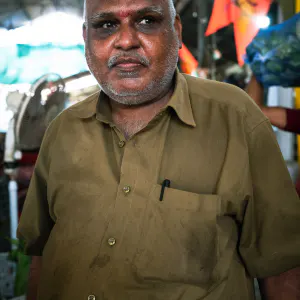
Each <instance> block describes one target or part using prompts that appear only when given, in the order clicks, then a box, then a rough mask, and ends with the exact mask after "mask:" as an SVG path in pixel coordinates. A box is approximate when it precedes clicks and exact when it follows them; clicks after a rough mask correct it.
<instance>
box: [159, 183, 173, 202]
mask: <svg viewBox="0 0 300 300" xmlns="http://www.w3.org/2000/svg"><path fill="white" fill-rule="evenodd" d="M170 185H171V181H170V180H169V179H165V180H164V181H163V183H162V186H161V191H160V197H159V200H160V201H162V200H163V198H164V193H165V188H166V187H168V188H169V187H170Z"/></svg>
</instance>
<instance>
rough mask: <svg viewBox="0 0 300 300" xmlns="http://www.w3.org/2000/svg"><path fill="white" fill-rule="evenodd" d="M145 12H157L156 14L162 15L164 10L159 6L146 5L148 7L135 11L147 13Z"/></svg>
mask: <svg viewBox="0 0 300 300" xmlns="http://www.w3.org/2000/svg"><path fill="white" fill-rule="evenodd" d="M147 13H157V14H160V15H163V14H164V10H163V8H162V7H161V6H148V7H145V8H142V9H139V10H138V11H137V12H136V14H137V15H144V14H147Z"/></svg>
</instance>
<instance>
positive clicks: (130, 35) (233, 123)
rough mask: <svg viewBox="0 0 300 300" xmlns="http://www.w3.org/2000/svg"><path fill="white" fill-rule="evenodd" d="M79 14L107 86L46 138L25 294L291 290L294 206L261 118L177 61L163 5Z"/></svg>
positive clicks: (299, 216) (274, 293)
mask: <svg viewBox="0 0 300 300" xmlns="http://www.w3.org/2000/svg"><path fill="white" fill-rule="evenodd" d="M85 20H86V22H85V26H84V30H83V34H84V39H85V43H86V57H87V61H88V64H89V67H90V69H91V71H92V73H93V75H94V76H95V78H96V79H97V80H98V82H99V85H100V87H101V89H102V92H101V93H100V94H96V95H93V96H91V97H89V98H88V99H87V100H86V101H83V102H82V103H79V104H77V105H75V106H73V107H71V108H69V109H68V110H66V111H64V112H63V113H62V114H61V115H60V116H59V117H58V118H57V119H56V120H55V121H54V122H53V123H52V124H51V125H50V127H49V129H48V130H47V133H46V135H45V138H44V141H43V144H42V147H41V151H40V154H39V158H38V161H37V164H36V169H35V173H34V176H33V178H32V181H31V185H30V189H29V192H28V196H27V199H26V203H25V207H24V210H23V214H22V217H21V220H20V225H19V229H18V232H19V237H20V238H22V239H24V240H25V241H26V252H27V254H28V255H32V256H34V259H33V267H32V276H31V280H30V291H29V297H28V299H29V300H31V299H36V298H35V297H36V294H38V296H37V299H41V300H50V299H57V300H60V299H62V300H69V299H70V300H71V299H89V300H95V299H96V300H99V299H101V300H104V299H105V300H127V299H132V300H142V299H149V300H150V299H153V300H154V299H156V300H162V299H163V300H173V299H174V300H175V299H176V300H177V299H181V300H196V299H206V300H216V299H222V300H225V299H228V300H229V299H230V300H238V299H243V300H247V299H254V291H253V278H254V277H258V278H267V277H270V278H268V279H266V280H262V286H263V287H264V289H265V290H266V293H267V295H268V297H269V298H267V299H299V292H298V291H297V288H298V287H299V280H298V281H297V277H296V275H297V267H299V266H300V251H299V250H300V202H299V198H298V197H297V194H296V192H295V190H294V188H293V184H292V182H291V179H290V176H289V174H288V171H287V168H286V166H285V163H284V161H283V159H282V156H281V153H280V150H279V148H278V145H277V143H276V140H275V137H274V134H273V132H272V129H271V127H270V124H269V122H268V120H267V119H266V117H265V116H264V115H263V114H262V113H261V111H260V110H259V108H258V107H257V106H256V105H255V104H253V102H252V101H251V100H250V98H249V97H248V96H247V95H246V94H245V93H244V92H243V91H241V90H239V89H237V88H236V87H233V86H230V85H227V84H223V83H217V82H213V81H206V80H201V79H197V78H192V77H189V76H185V75H181V74H180V73H179V72H178V71H177V70H176V63H177V58H178V50H179V48H180V47H181V23H180V19H179V16H177V15H176V13H175V9H174V6H173V4H172V2H171V0H101V1H100V0H87V1H86V7H85ZM274 186H275V188H274ZM38 256H40V257H42V258H37V257H38ZM286 271H289V272H288V277H287V276H286V274H287V273H285V272H286ZM282 273H283V274H284V276H283V275H280V274H282ZM271 276H273V277H271ZM274 276H275V277H274ZM282 278H285V280H283V279H282ZM286 278H288V279H286ZM287 282H288V284H286V283H287ZM297 284H298V285H297ZM275 285H276V286H277V287H278V288H279V289H275ZM278 291H280V292H284V293H285V295H284V296H286V295H288V298H282V297H280V293H279V292H278ZM287 293H289V294H287ZM297 297H298V298H297Z"/></svg>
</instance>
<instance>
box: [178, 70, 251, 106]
mask: <svg viewBox="0 0 300 300" xmlns="http://www.w3.org/2000/svg"><path fill="white" fill-rule="evenodd" d="M184 77H185V79H186V81H187V84H188V87H189V93H190V95H191V96H193V97H194V98H198V99H199V100H200V99H202V100H203V101H211V102H214V104H216V105H227V106H232V107H235V108H236V109H238V110H241V111H243V110H245V109H246V108H247V106H248V105H251V106H252V105H254V103H253V101H252V100H251V99H250V97H249V96H248V95H247V94H246V93H245V92H244V91H243V90H241V89H240V88H238V87H236V86H234V85H232V84H227V83H223V82H219V81H214V80H208V79H202V78H197V77H193V76H189V75H184Z"/></svg>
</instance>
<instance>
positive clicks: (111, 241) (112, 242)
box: [107, 238, 116, 247]
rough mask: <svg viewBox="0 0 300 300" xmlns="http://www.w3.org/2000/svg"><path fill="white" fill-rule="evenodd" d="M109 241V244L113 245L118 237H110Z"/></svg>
mask: <svg viewBox="0 0 300 300" xmlns="http://www.w3.org/2000/svg"><path fill="white" fill-rule="evenodd" d="M107 242H108V245H109V246H111V247H112V246H114V245H115V244H116V239H115V238H109V239H108V241H107Z"/></svg>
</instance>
